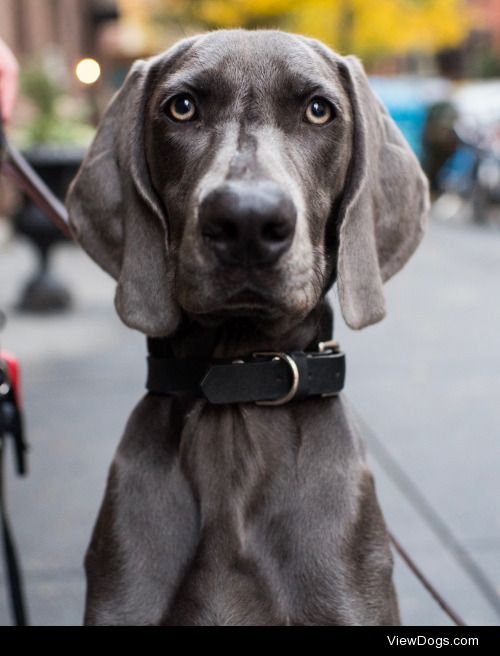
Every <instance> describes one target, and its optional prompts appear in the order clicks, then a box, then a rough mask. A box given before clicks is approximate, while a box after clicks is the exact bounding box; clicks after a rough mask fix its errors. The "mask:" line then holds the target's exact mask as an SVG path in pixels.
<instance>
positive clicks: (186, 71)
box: [164, 30, 343, 99]
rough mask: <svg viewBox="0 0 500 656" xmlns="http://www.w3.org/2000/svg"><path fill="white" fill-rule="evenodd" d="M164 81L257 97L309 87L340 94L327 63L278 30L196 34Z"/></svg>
mask: <svg viewBox="0 0 500 656" xmlns="http://www.w3.org/2000/svg"><path fill="white" fill-rule="evenodd" d="M178 66H179V67H178V68H177V70H176V71H175V72H173V73H172V74H171V75H170V76H169V78H168V80H166V82H165V85H164V86H166V87H167V88H169V89H175V88H178V87H182V86H186V87H188V88H189V87H191V88H193V89H194V90H197V91H198V92H199V93H201V94H203V93H207V94H212V93H214V94H217V93H221V94H224V95H229V94H230V95H231V96H232V97H233V98H235V99H238V98H242V97H248V96H252V97H254V98H255V97H257V96H260V95H261V94H264V93H269V92H272V91H280V92H281V93H282V94H286V95H287V96H294V95H296V96H300V95H301V94H303V93H305V92H307V90H308V88H310V87H312V86H317V87H325V88H327V89H328V88H331V89H332V91H333V92H334V93H335V92H337V93H341V92H342V90H343V87H342V85H341V84H340V83H339V82H337V81H336V80H335V79H334V76H332V74H331V64H328V63H327V62H326V61H325V60H324V58H323V57H322V56H321V55H320V54H319V53H317V52H316V51H315V50H314V49H313V48H312V47H311V46H309V45H308V43H307V42H306V41H305V40H304V39H302V38H300V37H298V36H296V35H293V34H287V33H282V32H276V31H272V30H269V31H266V30H256V31H249V32H247V31H240V30H220V31H216V32H211V33H209V34H206V35H204V36H202V37H200V39H199V41H198V42H195V43H194V44H193V46H192V47H191V48H190V50H189V51H188V52H187V53H186V54H185V56H184V57H182V58H181V59H180V61H179V65H178Z"/></svg>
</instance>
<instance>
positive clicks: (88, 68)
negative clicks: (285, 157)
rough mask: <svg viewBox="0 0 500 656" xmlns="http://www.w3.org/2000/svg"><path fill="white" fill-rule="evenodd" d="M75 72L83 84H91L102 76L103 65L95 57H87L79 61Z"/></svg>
mask: <svg viewBox="0 0 500 656" xmlns="http://www.w3.org/2000/svg"><path fill="white" fill-rule="evenodd" d="M75 73H76V77H77V78H78V80H79V81H80V82H81V83H82V84H86V85H88V86H91V85H92V84H95V83H96V82H97V80H98V79H99V78H100V77H101V67H100V65H99V62H97V61H96V60H95V59H91V58H90V57H86V58H85V59H82V60H80V61H79V62H78V64H77V65H76V68H75Z"/></svg>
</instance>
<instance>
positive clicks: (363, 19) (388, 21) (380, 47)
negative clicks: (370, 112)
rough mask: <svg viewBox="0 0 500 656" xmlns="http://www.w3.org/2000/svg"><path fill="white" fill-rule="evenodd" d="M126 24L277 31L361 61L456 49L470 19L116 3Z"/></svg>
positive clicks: (243, 1)
mask: <svg viewBox="0 0 500 656" xmlns="http://www.w3.org/2000/svg"><path fill="white" fill-rule="evenodd" d="M119 1H120V4H121V7H122V10H123V15H124V18H125V20H136V21H139V22H142V26H143V29H144V30H146V29H148V30H151V25H163V26H164V25H165V24H168V23H175V22H177V23H178V24H179V23H180V24H181V25H182V26H184V27H185V28H186V27H199V28H202V29H206V28H208V29H213V28H219V27H247V28H255V27H279V28H281V29H287V30H290V31H294V32H300V33H303V34H307V35H309V36H313V37H316V38H319V39H321V40H322V41H324V42H325V43H327V44H329V45H330V46H332V47H333V48H335V49H337V50H339V51H340V52H343V53H348V52H353V53H355V54H357V55H359V56H361V57H363V58H365V59H369V60H370V59H374V58H377V57H379V56H386V55H404V54H407V53H409V52H426V53H432V52H435V51H436V50H439V49H441V48H445V47H452V46H455V45H458V44H459V43H460V42H461V41H462V40H463V39H464V38H465V36H466V35H467V33H468V29H469V26H470V17H469V12H468V10H467V3H466V2H465V0H376V9H375V8H374V4H375V3H374V2H373V0H119Z"/></svg>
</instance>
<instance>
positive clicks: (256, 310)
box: [184, 290, 283, 324]
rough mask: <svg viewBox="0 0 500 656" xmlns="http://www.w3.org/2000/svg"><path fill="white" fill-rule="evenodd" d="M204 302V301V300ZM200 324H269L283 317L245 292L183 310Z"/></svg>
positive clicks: (265, 300)
mask: <svg viewBox="0 0 500 656" xmlns="http://www.w3.org/2000/svg"><path fill="white" fill-rule="evenodd" d="M205 301H206V299H205ZM184 309H185V310H186V312H187V313H188V314H190V315H191V316H193V317H194V318H196V319H197V320H198V321H199V322H200V323H205V324H214V323H221V322H224V321H230V320H234V319H247V320H251V321H254V322H255V323H256V324H257V323H259V324H260V323H269V322H272V321H277V320H279V319H280V318H282V317H283V310H282V308H280V307H279V306H278V305H275V304H273V303H272V301H271V300H270V299H269V298H268V297H264V296H263V295H261V294H258V293H256V292H254V291H250V290H245V291H243V292H240V293H238V294H234V295H233V296H230V297H229V298H227V299H225V300H224V301H223V302H218V303H217V302H212V303H206V302H205V303H203V302H200V303H196V304H191V303H190V304H188V307H185V308H184Z"/></svg>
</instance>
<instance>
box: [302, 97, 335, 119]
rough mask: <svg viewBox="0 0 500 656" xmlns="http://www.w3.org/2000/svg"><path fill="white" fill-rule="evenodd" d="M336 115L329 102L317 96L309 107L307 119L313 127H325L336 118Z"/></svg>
mask: <svg viewBox="0 0 500 656" xmlns="http://www.w3.org/2000/svg"><path fill="white" fill-rule="evenodd" d="M334 115H335V110H334V108H333V105H332V104H331V103H330V102H328V100H325V99H324V98H320V97H319V96H317V97H316V98H313V99H312V100H311V101H310V103H309V104H308V105H307V109H306V115H305V118H306V121H308V122H309V123H312V124H313V125H325V124H326V123H329V122H330V121H331V120H332V119H333V118H334Z"/></svg>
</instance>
